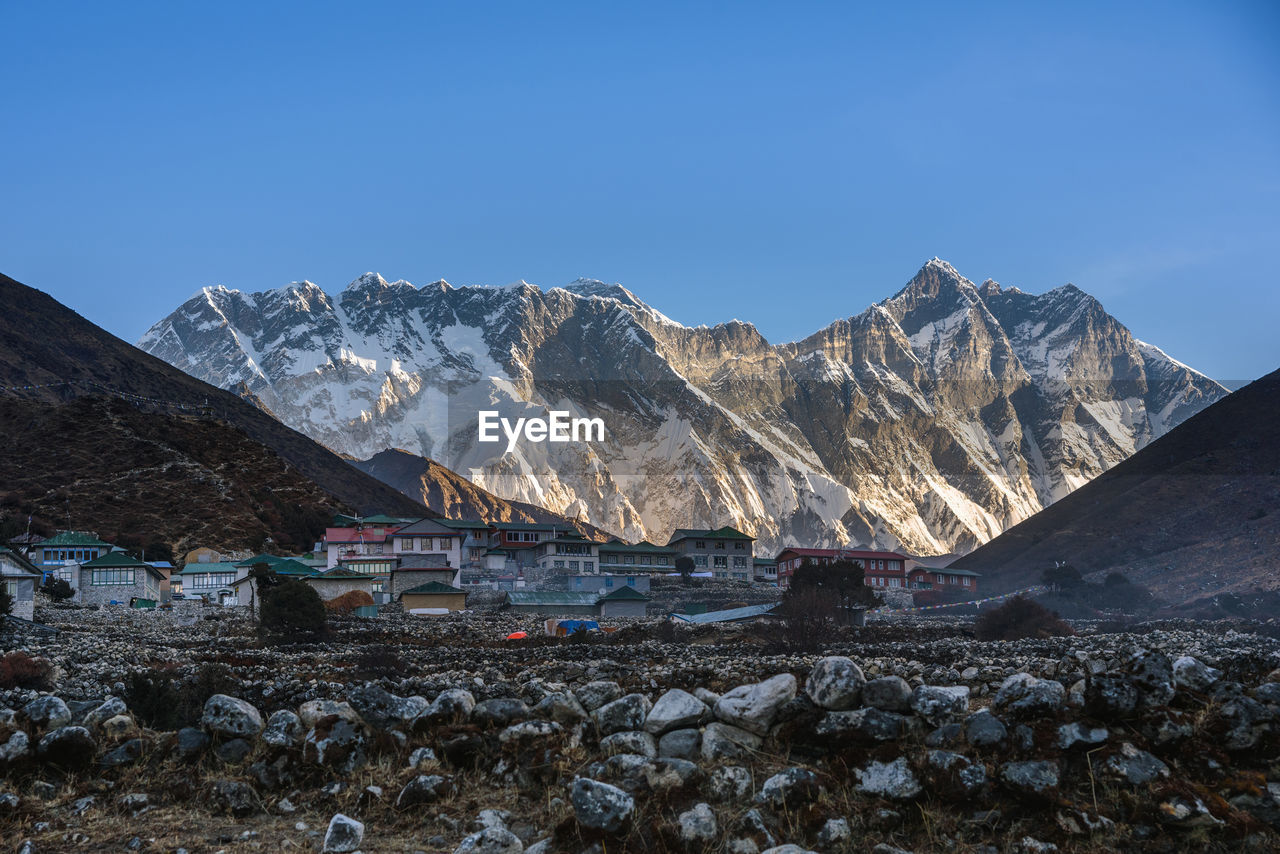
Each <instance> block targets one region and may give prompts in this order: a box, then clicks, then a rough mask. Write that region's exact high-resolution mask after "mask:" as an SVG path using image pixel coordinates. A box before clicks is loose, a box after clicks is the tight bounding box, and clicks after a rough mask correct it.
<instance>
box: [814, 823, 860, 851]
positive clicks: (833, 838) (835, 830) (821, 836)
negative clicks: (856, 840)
mask: <svg viewBox="0 0 1280 854" xmlns="http://www.w3.org/2000/svg"><path fill="white" fill-rule="evenodd" d="M852 841H853V829H852V828H850V827H849V819H847V818H829V819H827V821H826V823H825V824H823V825H822V829H821V830H819V831H818V845H820V846H821V847H823V848H840V847H842V846H845V845H848V844H849V843H851V842H852Z"/></svg>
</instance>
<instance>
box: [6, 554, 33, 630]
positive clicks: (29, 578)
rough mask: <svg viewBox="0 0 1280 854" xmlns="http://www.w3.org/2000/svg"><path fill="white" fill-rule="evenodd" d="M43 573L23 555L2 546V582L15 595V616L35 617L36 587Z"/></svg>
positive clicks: (28, 618) (29, 618)
mask: <svg viewBox="0 0 1280 854" xmlns="http://www.w3.org/2000/svg"><path fill="white" fill-rule="evenodd" d="M41 577H42V573H41V572H40V570H38V569H36V568H35V566H33V565H32V564H31V562H30V561H29V560H27V559H26V558H25V557H23V556H22V555H20V554H18V553H17V552H15V551H14V550H13V549H10V548H8V547H7V546H0V584H3V585H4V589H5V590H6V591H7V592H8V594H9V595H10V596H11V597H13V610H12V611H11V612H10V613H12V614H13V616H15V617H21V618H22V619H24V620H31V619H34V617H35V601H36V588H37V587H38V586H39V585H40V579H41Z"/></svg>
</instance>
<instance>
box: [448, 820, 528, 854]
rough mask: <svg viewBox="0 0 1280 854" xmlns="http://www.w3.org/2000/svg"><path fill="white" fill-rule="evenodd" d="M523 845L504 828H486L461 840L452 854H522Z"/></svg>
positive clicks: (518, 838)
mask: <svg viewBox="0 0 1280 854" xmlns="http://www.w3.org/2000/svg"><path fill="white" fill-rule="evenodd" d="M523 851H524V843H523V842H521V841H520V837H518V836H516V835H515V834H514V833H512V832H511V831H509V830H507V829H506V828H505V827H492V826H491V827H486V828H485V829H484V830H481V831H479V832H478V833H473V834H471V835H470V836H468V837H466V838H465V839H463V840H462V843H461V844H460V845H459V846H458V847H457V848H455V849H453V854H472V852H474V854H522V852H523Z"/></svg>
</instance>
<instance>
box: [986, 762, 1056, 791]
mask: <svg viewBox="0 0 1280 854" xmlns="http://www.w3.org/2000/svg"><path fill="white" fill-rule="evenodd" d="M1000 779H1001V781H1002V782H1003V783H1004V784H1005V786H1007V787H1008V788H1009V789H1010V790H1011V791H1012V792H1014V793H1015V794H1018V795H1022V796H1023V797H1026V798H1029V799H1034V800H1050V799H1052V798H1054V797H1055V796H1056V795H1057V792H1058V763H1056V762H1049V761H1045V760H1028V761H1024V762H1006V763H1004V764H1003V765H1001V766H1000Z"/></svg>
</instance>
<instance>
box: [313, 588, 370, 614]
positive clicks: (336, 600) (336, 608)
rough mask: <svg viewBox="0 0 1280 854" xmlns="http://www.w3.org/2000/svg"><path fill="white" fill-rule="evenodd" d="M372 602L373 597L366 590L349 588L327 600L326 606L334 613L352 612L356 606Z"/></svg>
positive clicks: (326, 608)
mask: <svg viewBox="0 0 1280 854" xmlns="http://www.w3.org/2000/svg"><path fill="white" fill-rule="evenodd" d="M372 604H373V597H372V596H370V595H369V594H368V593H367V592H365V591H364V590H349V591H347V592H346V593H343V594H342V595H341V596H335V597H333V598H332V599H330V600H329V601H328V602H325V603H324V608H325V610H326V611H329V612H330V613H333V614H350V613H351V612H352V611H354V610H355V609H356V608H361V607H363V606H365V605H372Z"/></svg>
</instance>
